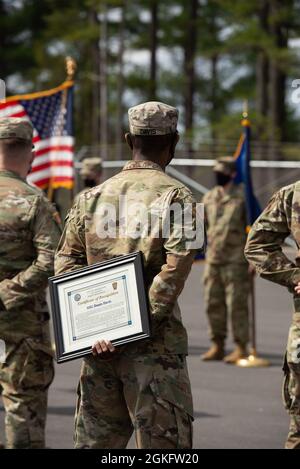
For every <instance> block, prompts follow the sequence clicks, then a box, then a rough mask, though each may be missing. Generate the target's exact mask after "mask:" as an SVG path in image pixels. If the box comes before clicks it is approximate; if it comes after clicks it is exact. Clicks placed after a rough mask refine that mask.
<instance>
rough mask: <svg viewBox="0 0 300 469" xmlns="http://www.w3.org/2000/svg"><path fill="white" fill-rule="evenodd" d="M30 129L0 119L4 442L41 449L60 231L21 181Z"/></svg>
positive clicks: (40, 198) (37, 194)
mask: <svg viewBox="0 0 300 469" xmlns="http://www.w3.org/2000/svg"><path fill="white" fill-rule="evenodd" d="M32 135H33V128H32V126H31V124H30V123H29V122H27V121H26V120H23V119H17V118H8V119H4V118H3V119H0V232H1V246H2V248H1V256H0V338H1V339H2V340H4V341H5V345H6V353H5V356H6V358H5V361H4V363H1V364H0V386H1V387H2V398H3V403H4V408H5V412H6V418H5V430H6V447H7V448H16V449H17V448H43V447H44V446H45V423H46V412H47V390H48V387H49V386H50V384H51V382H52V380H53V377H54V368H53V358H52V350H51V343H50V337H49V326H48V320H49V313H48V311H47V305H46V301H45V289H46V287H47V283H48V277H49V276H50V275H52V274H53V259H54V251H55V248H56V245H57V243H58V241H59V237H60V227H59V225H58V222H57V213H56V212H55V211H54V209H53V208H52V206H51V204H50V203H49V201H48V200H47V199H46V198H45V197H44V195H43V193H42V192H41V191H40V190H39V189H36V188H34V187H32V186H30V185H28V184H27V183H26V176H27V174H28V172H29V170H30V166H31V163H32V161H33V156H34V154H33V152H32Z"/></svg>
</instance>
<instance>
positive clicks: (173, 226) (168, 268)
mask: <svg viewBox="0 0 300 469" xmlns="http://www.w3.org/2000/svg"><path fill="white" fill-rule="evenodd" d="M173 203H178V204H180V205H181V207H183V205H184V204H190V207H192V211H191V220H192V226H193V229H195V228H196V212H195V201H194V199H193V196H192V194H191V193H190V192H189V191H188V190H187V189H184V188H183V189H178V190H177V191H176V192H175V194H174V197H173V199H172V200H171V204H173ZM202 229H203V227H202ZM189 238H190V237H189V235H188V232H187V230H183V231H182V227H181V223H176V222H174V220H173V221H172V222H171V223H170V235H169V236H168V238H166V239H165V242H164V249H165V256H166V257H165V264H164V265H162V267H161V271H160V272H159V273H158V274H157V275H156V276H155V277H154V279H153V282H152V285H151V287H150V290H149V300H150V307H151V312H152V314H153V315H159V316H165V315H167V314H169V313H170V312H171V311H172V309H173V306H174V304H175V302H176V300H177V298H178V296H179V295H180V293H181V291H182V289H183V287H184V284H185V281H186V279H187V277H188V274H189V272H190V270H191V266H192V264H193V260H194V257H195V254H196V252H197V251H196V249H193V248H191V247H190V245H189V241H190V239H189Z"/></svg>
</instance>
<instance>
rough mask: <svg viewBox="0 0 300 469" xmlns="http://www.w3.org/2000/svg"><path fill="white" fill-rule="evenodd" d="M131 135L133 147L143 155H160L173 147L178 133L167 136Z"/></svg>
mask: <svg viewBox="0 0 300 469" xmlns="http://www.w3.org/2000/svg"><path fill="white" fill-rule="evenodd" d="M130 135H131V140H132V144H133V147H134V148H135V149H137V150H140V151H141V153H159V152H162V151H164V150H165V149H166V148H167V147H170V146H171V145H172V143H173V141H174V138H175V136H176V135H177V132H175V133H172V134H166V135H132V134H130Z"/></svg>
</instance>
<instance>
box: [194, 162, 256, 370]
mask: <svg viewBox="0 0 300 469" xmlns="http://www.w3.org/2000/svg"><path fill="white" fill-rule="evenodd" d="M214 171H215V173H216V179H217V184H218V185H217V186H216V187H214V188H213V189H212V190H211V191H209V192H208V193H207V194H205V196H204V198H203V202H204V207H205V217H206V223H207V237H208V247H207V252H206V265H205V270H204V292H205V301H206V311H207V316H208V321H209V325H210V337H211V340H212V342H213V344H212V347H211V348H210V349H209V350H208V352H206V353H205V354H204V355H203V356H202V359H203V360H204V361H211V360H223V359H224V361H225V362H226V363H235V362H236V361H237V360H239V359H240V358H243V357H244V356H245V355H246V353H247V344H248V340H249V337H248V333H249V332H248V329H249V325H248V293H249V274H248V264H247V262H246V259H245V257H244V247H245V243H246V238H247V235H246V225H247V222H246V208H245V199H244V191H243V187H242V185H237V184H234V182H233V180H234V178H235V176H236V166H235V160H234V158H232V157H223V158H220V159H219V160H218V161H217V162H216V164H215V167H214ZM227 316H229V317H230V318H231V323H232V331H233V338H234V341H235V344H236V348H235V350H234V351H233V352H232V353H230V354H229V355H227V356H226V357H225V358H224V355H225V354H224V342H225V339H226V335H227Z"/></svg>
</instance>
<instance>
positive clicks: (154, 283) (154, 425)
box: [55, 102, 199, 449]
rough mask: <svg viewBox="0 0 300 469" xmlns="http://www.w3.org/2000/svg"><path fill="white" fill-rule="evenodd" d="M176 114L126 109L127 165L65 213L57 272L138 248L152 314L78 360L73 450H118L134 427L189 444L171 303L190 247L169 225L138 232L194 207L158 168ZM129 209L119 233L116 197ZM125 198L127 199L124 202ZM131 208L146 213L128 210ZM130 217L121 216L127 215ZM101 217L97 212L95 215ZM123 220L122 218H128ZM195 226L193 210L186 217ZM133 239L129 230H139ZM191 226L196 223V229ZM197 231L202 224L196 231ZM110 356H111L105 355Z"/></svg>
mask: <svg viewBox="0 0 300 469" xmlns="http://www.w3.org/2000/svg"><path fill="white" fill-rule="evenodd" d="M177 119H178V111H177V110H176V109H175V108H173V107H171V106H168V105H166V104H163V103H157V102H149V103H144V104H141V105H139V106H136V107H134V108H131V109H130V110H129V124H130V134H126V140H127V143H128V144H129V146H130V148H131V150H132V155H133V161H130V162H128V163H127V164H126V165H125V167H124V169H123V170H122V171H121V172H120V173H118V174H117V175H116V176H114V177H112V178H110V179H108V180H107V181H105V182H104V183H103V184H101V185H100V186H98V187H95V188H94V189H91V190H90V191H88V192H86V193H84V194H82V195H81V196H80V197H79V199H78V202H77V204H75V205H74V206H73V208H72V210H71V212H70V213H69V216H68V220H67V222H66V225H65V230H64V234H63V237H62V239H61V242H60V246H59V248H58V251H57V256H56V261H55V266H56V269H55V270H56V273H57V274H59V273H63V272H68V271H71V270H74V269H77V268H79V267H82V266H85V265H87V264H94V263H96V262H100V261H104V260H108V259H112V258H114V257H116V256H119V255H122V254H128V253H130V252H135V251H141V252H142V253H143V257H144V267H145V287H146V289H147V292H148V293H149V302H150V311H151V319H152V336H151V339H148V340H143V341H140V342H133V343H131V344H128V345H125V346H119V347H116V348H115V347H113V345H112V344H111V342H109V341H106V340H105V337H99V340H98V341H97V342H96V343H95V344H94V346H93V353H94V356H92V355H91V356H87V357H86V358H85V359H84V360H83V365H82V370H81V376H80V382H79V386H78V403H77V411H76V419H75V447H76V448H125V447H126V445H127V443H128V441H129V439H130V437H131V434H132V432H133V430H135V434H136V445H137V447H138V448H169V449H171V448H191V447H192V416H193V405H192V395H191V389H190V382H189V377H188V371H187V365H186V355H187V334H186V330H185V328H184V326H183V324H182V319H181V313H180V310H179V306H178V303H177V298H178V296H179V295H180V293H181V291H182V289H183V286H184V283H185V280H186V278H187V276H188V274H189V272H190V269H191V266H192V263H193V259H194V256H195V253H196V248H194V249H192V248H191V247H190V245H189V241H188V234H187V233H186V230H182V211H180V215H181V217H180V226H177V224H176V223H175V222H174V221H173V222H172V223H171V226H170V232H169V233H168V234H167V233H166V234H165V235H163V233H162V232H161V230H158V232H157V236H153V235H152V231H150V233H149V231H148V229H147V230H146V231H145V225H144V224H142V222H143V221H145V220H144V218H143V217H144V216H145V215H146V217H148V215H150V214H151V213H152V212H153V213H154V214H156V215H157V216H158V217H159V220H160V221H162V222H164V221H168V220H165V218H166V215H167V214H168V211H169V209H170V207H171V206H172V205H173V204H177V206H179V207H180V209H185V208H186V207H195V203H194V199H193V196H192V194H191V192H190V190H189V189H187V188H186V187H185V186H184V185H183V184H182V183H181V182H179V181H177V180H176V179H173V178H171V177H170V176H168V175H167V174H166V173H165V168H166V166H167V165H168V164H169V163H170V161H171V160H172V158H173V156H174V151H175V146H176V144H177V142H178V139H179V136H178V133H177V130H176V128H177ZM124 196H126V200H127V202H128V204H129V209H130V208H132V209H134V211H133V210H131V217H130V220H129V221H128V226H126V227H125V228H126V229H127V231H126V233H125V234H123V233H122V231H123V225H124V223H125V221H124V217H122V213H121V211H119V210H118V207H119V203H120V198H121V197H124ZM107 204H110V205H112V206H113V207H115V209H116V213H117V219H116V220H108V221H107V224H108V225H109V224H110V223H113V222H115V224H116V226H117V227H120V231H119V230H118V231H117V233H116V234H115V235H111V236H106V237H104V238H102V237H101V236H100V234H99V229H100V227H99V224H100V222H101V219H99V215H100V214H101V210H102V209H103V207H106V206H107ZM130 204H132V205H130ZM135 204H140V205H141V204H142V205H143V206H144V212H143V214H142V218H141V216H138V214H137V215H135V213H136V210H138V209H137V208H136V205H135ZM127 213H128V212H127ZM100 217H101V215H100ZM125 218H126V217H125ZM191 221H192V225H194V223H193V222H195V213H194V212H193V216H192V220H191ZM140 229H142V232H143V234H141V235H140V236H133V235H132V236H130V234H131V233H137V232H140ZM195 229H196V227H195ZM198 229H199V227H198ZM105 358H109V360H105Z"/></svg>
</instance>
